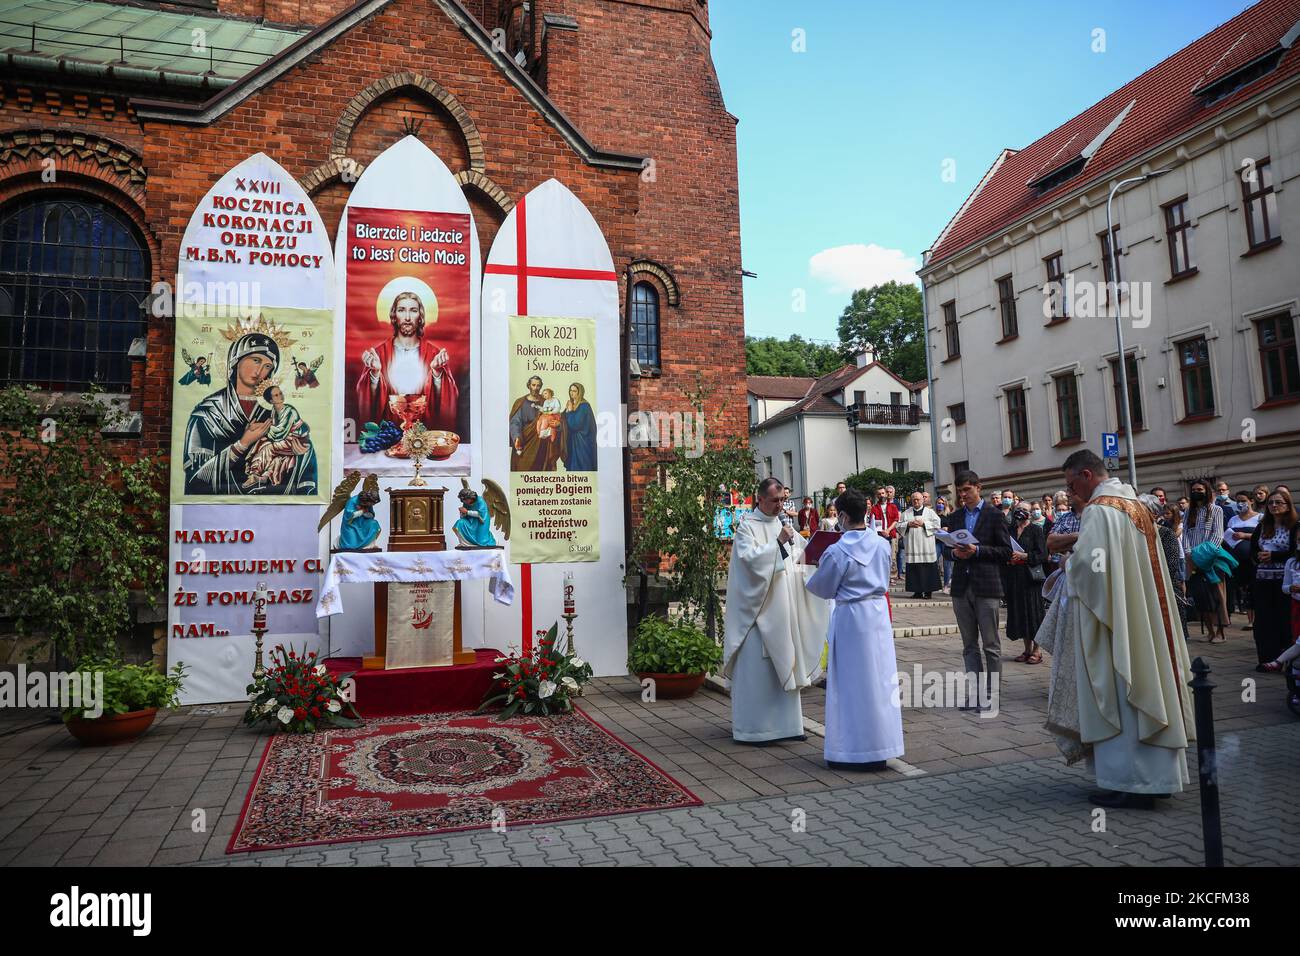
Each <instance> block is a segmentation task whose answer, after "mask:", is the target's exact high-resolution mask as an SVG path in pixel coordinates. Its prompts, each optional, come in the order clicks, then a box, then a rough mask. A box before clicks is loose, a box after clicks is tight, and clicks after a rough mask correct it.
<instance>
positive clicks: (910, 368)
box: [839, 282, 926, 382]
mask: <svg viewBox="0 0 1300 956" xmlns="http://www.w3.org/2000/svg"><path fill="white" fill-rule="evenodd" d="M839 333H840V350H841V353H842V354H843V355H844V356H845V357H846V358H850V357H852V356H853V355H856V354H857V353H859V352H861V351H863V350H864V349H866V348H868V347H870V348H873V349H875V351H876V358H877V359H878V360H879V361H880V362H881V363H882V364H883V365H884V366H885V368H887V369H889V370H890V371H891V372H893V373H894V374H895V375H897V376H898V377H899V378H902V379H906V380H907V381H909V382H916V381H920V380H921V379H923V378H925V377H926V373H925V316H924V315H923V314H922V310H921V290H920V289H918V288H917V287H916V286H914V285H911V284H910V283H904V282H886V283H885V284H884V285H877V286H872V287H871V288H870V289H858V290H857V291H856V292H854V293H853V298H852V300H851V301H850V302H849V304H848V305H847V306H845V307H844V312H843V314H841V315H840V325H839Z"/></svg>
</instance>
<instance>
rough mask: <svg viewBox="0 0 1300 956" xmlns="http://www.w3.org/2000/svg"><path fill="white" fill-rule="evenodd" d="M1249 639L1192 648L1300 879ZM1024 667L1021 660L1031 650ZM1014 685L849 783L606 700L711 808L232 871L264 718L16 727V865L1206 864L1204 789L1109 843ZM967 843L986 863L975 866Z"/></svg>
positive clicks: (905, 620) (1254, 821)
mask: <svg viewBox="0 0 1300 956" xmlns="http://www.w3.org/2000/svg"><path fill="white" fill-rule="evenodd" d="M950 614H951V610H950V608H947V607H942V606H937V607H912V606H911V602H909V601H907V600H906V599H904V598H900V599H899V600H898V601H897V602H896V608H895V625H896V633H897V635H898V636H897V638H896V642H897V647H898V657H899V664H900V669H902V670H903V671H905V672H908V671H910V670H911V669H912V668H913V667H914V666H916V665H921V666H922V667H923V668H924V669H926V670H937V671H947V670H959V669H960V668H961V652H960V639H959V638H958V636H957V635H956V634H955V633H953V634H948V633H940V634H932V633H921V634H912V632H911V631H909V630H908V629H915V628H925V629H928V628H932V627H940V626H942V625H943V623H944V620H943V616H944V615H950ZM947 620H948V621H949V622H950V621H951V617H950V616H949V617H948V618H947ZM1229 633H1230V637H1231V638H1232V639H1231V640H1230V641H1229V643H1228V644H1227V645H1225V646H1215V647H1210V646H1209V645H1208V644H1205V643H1202V642H1199V641H1197V640H1196V635H1195V634H1194V635H1193V642H1192V644H1191V650H1192V653H1193V655H1197V654H1201V655H1204V656H1205V657H1206V658H1207V660H1209V661H1210V663H1211V665H1212V666H1213V668H1214V674H1213V679H1214V680H1215V681H1216V682H1217V683H1218V685H1219V687H1218V689H1217V691H1216V693H1215V713H1216V727H1217V729H1218V733H1219V735H1220V743H1221V748H1222V753H1221V757H1222V760H1223V767H1224V770H1223V781H1224V783H1223V785H1224V789H1225V795H1224V799H1225V811H1224V823H1225V829H1226V830H1227V831H1228V833H1229V834H1230V837H1231V839H1230V843H1229V850H1228V859H1229V862H1239V863H1246V862H1261V863H1268V862H1284V861H1283V860H1282V859H1281V858H1280V857H1279V858H1277V859H1275V856H1277V853H1278V852H1280V850H1281V849H1283V848H1285V847H1286V844H1287V842H1288V840H1287V839H1286V836H1285V835H1286V834H1289V835H1290V838H1291V839H1290V841H1289V842H1290V843H1292V844H1294V842H1295V839H1294V838H1295V836H1296V835H1297V824H1295V823H1294V822H1293V821H1294V810H1293V807H1292V806H1291V805H1290V804H1291V803H1293V799H1292V798H1293V796H1294V794H1295V793H1297V792H1300V790H1298V789H1297V786H1296V784H1297V783H1298V782H1300V781H1297V780H1296V779H1295V774H1296V767H1295V764H1296V761H1295V757H1294V755H1295V753H1296V744H1297V742H1300V730H1298V729H1297V728H1300V722H1297V721H1296V720H1295V719H1294V718H1293V717H1292V716H1291V715H1290V713H1289V712H1288V711H1287V710H1286V707H1285V703H1284V695H1283V693H1282V691H1283V687H1282V682H1281V680H1280V679H1278V678H1276V677H1266V676H1259V677H1258V680H1259V681H1260V684H1259V693H1258V699H1257V700H1254V701H1250V700H1243V699H1242V698H1243V696H1246V697H1249V695H1248V694H1245V695H1244V694H1243V691H1242V687H1241V682H1242V681H1243V680H1248V681H1253V680H1254V679H1256V675H1255V674H1254V673H1253V666H1254V661H1255V657H1254V650H1253V645H1252V643H1251V642H1250V640H1249V636H1248V634H1246V633H1245V632H1243V631H1239V630H1236V629H1233V630H1231V631H1230V632H1229ZM905 634H912V636H903V635H905ZM1007 650H1008V651H1009V654H1008V655H1007V656H1011V655H1014V654H1015V653H1016V650H1015V649H1012V648H1008V649H1007ZM1004 675H1005V676H1004V681H1003V695H1002V700H1001V710H1000V713H999V714H998V716H997V717H994V718H984V717H980V716H978V715H976V714H969V713H961V712H958V711H956V710H953V709H945V708H933V707H927V708H917V707H909V708H906V709H905V711H904V734H905V745H906V753H905V755H904V758H903V762H894V763H891V766H890V769H889V770H887V771H885V772H882V773H878V774H845V773H840V772H837V771H832V770H829V769H827V767H826V765H825V763H824V762H823V760H822V754H821V747H822V741H821V738H820V737H818V736H815V735H813V734H810V736H809V739H808V740H807V741H805V742H798V743H791V744H783V745H779V746H773V747H766V748H752V747H745V746H742V745H739V744H736V743H735V742H733V741H732V740H731V734H730V701H729V700H728V699H727V698H726V697H725V696H723V695H721V694H718V693H715V692H711V691H705V692H701V693H699V694H697V695H696V696H695V697H693V698H691V699H689V700H686V701H680V702H673V701H660V702H655V703H650V702H643V701H642V700H641V691H640V687H639V685H638V684H637V683H636V681H635V680H634V679H629V678H611V679H606V680H601V681H596V682H594V683H593V685H592V686H591V688H589V691H588V694H587V696H586V697H584V701H583V706H584V707H585V708H586V709H587V710H588V711H589V712H590V713H591V715H592V716H593V717H595V718H596V720H597V721H599V722H600V723H601V724H602V725H604V726H605V727H607V728H609V729H610V730H611V731H612V732H613V733H615V734H617V735H618V736H620V737H622V738H623V739H624V740H626V741H627V742H628V743H629V744H630V745H631V746H633V747H634V748H636V749H637V750H638V751H640V752H641V753H643V754H645V755H646V756H647V757H649V758H650V759H652V760H654V761H655V762H656V763H657V764H659V765H660V766H661V767H663V768H664V769H665V770H666V771H667V772H668V773H670V774H672V775H673V776H674V777H676V778H677V779H678V780H680V781H681V782H682V783H683V784H685V785H686V786H687V787H689V788H690V789H691V790H692V791H694V792H695V793H696V794H697V795H699V796H700V797H701V798H702V799H703V800H704V801H705V802H706V804H707V806H706V807H703V808H695V809H691V810H681V811H671V812H666V813H657V814H640V815H635V816H632V817H626V818H600V819H593V820H590V821H584V822H579V823H574V824H568V825H565V826H560V827H521V828H519V829H518V830H517V831H508V832H507V833H506V834H504V835H501V834H495V833H491V832H484V833H475V834H468V835H467V834H458V835H452V836H448V837H443V838H436V837H434V838H427V839H423V840H418V841H412V840H404V841H402V840H398V841H385V842H375V843H366V844H353V845H348V846H340V847H324V848H311V850H310V852H308V851H306V850H304V851H300V852H286V853H270V854H252V855H240V856H238V857H227V856H226V854H225V847H226V844H227V842H228V840H229V838H230V835H231V833H232V832H233V830H234V826H235V822H236V819H237V817H238V814H239V811H240V809H241V807H242V804H243V800H244V796H245V794H246V793H247V791H248V788H249V786H250V785H251V784H252V780H253V775H254V771H255V770H256V767H257V764H258V761H259V759H260V756H261V753H262V751H263V749H264V748H265V746H266V743H267V740H268V737H267V736H266V735H265V734H263V733H259V732H257V731H253V730H249V729H247V728H244V727H243V726H241V724H240V715H241V713H242V705H235V704H232V705H223V706H217V707H187V708H182V709H181V710H180V711H178V712H174V713H167V714H164V715H162V716H161V717H160V719H159V720H158V721H157V722H156V723H155V725H154V727H153V728H152V729H151V730H150V731H149V733H148V734H146V735H145V736H143V737H142V738H140V739H139V740H137V741H135V742H133V743H131V744H129V745H124V746H121V747H114V748H107V749H85V748H81V747H79V746H78V745H76V744H75V743H74V742H73V741H72V739H71V738H70V737H69V736H68V735H67V733H66V731H65V730H64V729H63V728H62V726H60V725H58V724H50V723H39V722H37V723H36V724H35V725H34V726H33V722H32V721H30V720H27V719H25V718H24V719H22V720H13V721H8V722H6V723H5V724H3V725H0V865H11V864H12V865H21V864H35V865H41V864H55V863H57V864H60V865H83V866H84V865H90V864H95V865H104V864H118V865H144V864H155V865H161V864H180V863H197V862H227V863H229V862H234V863H239V864H241V865H244V864H249V863H266V864H268V865H271V864H274V865H278V864H279V863H288V862H291V861H292V862H311V863H312V865H315V864H319V863H323V862H330V861H342V862H347V861H351V862H357V863H372V862H382V861H389V862H395V863H396V862H403V861H409V862H415V861H416V860H422V861H423V860H427V861H428V862H450V863H460V862H482V863H506V862H521V863H522V862H547V863H560V862H569V863H579V862H582V863H586V862H597V863H599V862H613V863H621V862H652V863H655V862H682V863H707V862H710V861H713V862H732V861H735V862H743V861H744V860H749V861H750V862H756V863H757V862H775V861H774V860H772V859H769V858H768V857H767V856H766V855H765V854H774V855H775V857H777V858H778V859H779V860H780V861H783V862H796V859H793V858H797V861H802V862H813V861H825V862H848V861H850V860H856V861H858V862H890V861H895V862H916V863H922V862H927V861H929V862H962V861H966V862H1002V863H1010V862H1032V861H1033V860H1040V861H1042V862H1066V861H1074V862H1081V863H1096V862H1102V861H1110V862H1116V863H1127V862H1143V861H1145V860H1146V857H1144V856H1143V854H1147V855H1148V856H1149V855H1150V853H1153V852H1156V851H1157V850H1160V851H1164V852H1168V854H1169V855H1170V857H1171V860H1176V861H1181V862H1189V863H1195V862H1197V861H1199V859H1200V856H1199V854H1200V850H1199V845H1198V844H1197V841H1198V839H1199V836H1198V834H1199V810H1198V809H1197V801H1196V798H1195V794H1194V792H1193V793H1188V794H1184V795H1182V796H1180V797H1178V798H1176V799H1175V800H1173V801H1172V802H1171V803H1170V804H1168V805H1163V806H1162V807H1161V809H1160V811H1159V812H1157V813H1154V814H1142V815H1137V814H1117V813H1112V814H1111V816H1110V826H1109V834H1110V837H1111V839H1110V841H1109V842H1107V840H1106V839H1104V838H1103V835H1100V834H1094V833H1092V831H1091V830H1090V828H1089V827H1090V823H1091V817H1090V816H1089V813H1088V811H1089V809H1090V808H1089V807H1088V805H1087V804H1086V802H1085V801H1084V797H1085V795H1086V788H1087V785H1088V783H1089V781H1088V779H1087V776H1086V774H1084V773H1083V772H1082V771H1081V770H1077V769H1075V770H1071V769H1067V768H1065V767H1064V766H1063V765H1062V764H1061V762H1060V760H1059V758H1058V757H1057V755H1056V748H1055V745H1054V744H1052V743H1051V741H1050V740H1049V739H1048V737H1047V735H1046V733H1045V731H1044V730H1043V729H1042V724H1043V717H1044V709H1045V706H1046V681H1047V676H1048V668H1047V666H1046V665H1039V666H1030V665H1023V664H1015V663H1012V662H1010V661H1008V662H1007V663H1006V665H1005V671H1004ZM824 704H825V697H824V694H823V693H822V692H821V691H819V690H810V691H808V692H806V693H805V696H804V712H805V714H806V715H807V717H808V719H809V726H810V728H812V729H814V730H815V729H816V726H817V724H818V723H819V722H820V721H821V720H822V719H823V715H824V712H825V706H824ZM1234 761H1235V763H1234ZM1282 799H1286V800H1287V802H1288V806H1285V807H1283V806H1281V800H1282ZM796 808H797V809H802V810H803V811H804V812H805V813H806V814H807V831H806V832H805V833H802V834H795V833H794V832H792V830H791V818H790V814H791V812H792V810H794V809H796ZM196 811H202V817H203V818H204V822H205V824H206V825H205V827H204V828H203V829H202V830H201V831H200V832H194V828H193V823H194V821H195V819H196V816H197V815H198V814H197V813H196ZM1166 828H1168V841H1167V842H1166V839H1165V836H1164V835H1165V833H1166ZM661 830H662V831H663V834H664V836H663V838H662V839H661V838H659V836H658V835H657V834H658V833H659V831H661ZM737 831H739V832H737ZM706 834H707V835H706ZM972 834H975V835H976V836H972ZM634 837H635V839H634ZM687 837H689V838H690V839H689V841H688V840H686V839H685V838H687ZM760 839H761V840H764V841H768V842H767V843H765V844H764V848H763V850H764V852H759V851H758V850H756V849H755V848H754V847H753V846H752V845H751V844H750V843H749V842H747V841H748V840H754V841H759V840H760ZM688 843H689V846H688V845H687V844H688ZM593 844H594V845H593ZM607 844H608V845H607ZM625 844H626V845H625ZM953 844H959V845H961V846H963V847H965V853H966V855H965V856H963V855H962V853H961V852H958V850H957V849H955V848H954V846H953ZM1273 848H1278V849H1277V850H1274V849H1273ZM651 851H653V852H651ZM700 851H703V852H700ZM747 851H752V852H747ZM783 851H785V852H784V853H783ZM795 851H800V852H795ZM923 851H924V852H923ZM995 851H999V852H995ZM787 853H788V854H789V856H787V855H786V854H787ZM926 853H928V854H930V855H929V856H926V855H925V854H926ZM854 854H856V855H854ZM890 854H893V855H892V856H891V855H890ZM805 855H806V856H807V857H809V858H810V859H804V857H805ZM940 856H942V857H943V859H942V860H941V859H940ZM390 857H391V860H390Z"/></svg>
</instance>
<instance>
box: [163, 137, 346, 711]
mask: <svg viewBox="0 0 1300 956" xmlns="http://www.w3.org/2000/svg"><path fill="white" fill-rule="evenodd" d="M176 283H177V286H176V290H175V296H176V307H177V309H181V308H183V304H182V303H186V304H193V305H204V306H219V305H225V306H228V307H231V308H232V309H233V310H234V311H235V312H236V313H239V314H244V315H248V314H250V313H253V314H256V313H255V310H256V309H257V308H258V307H259V306H268V307H289V308H303V309H332V308H333V306H334V256H333V253H332V251H331V249H330V243H329V236H328V234H327V232H326V230H325V224H324V222H323V221H322V220H321V217H320V213H319V212H318V211H317V210H316V206H315V204H314V203H313V202H312V201H311V198H310V197H309V196H308V195H307V193H306V192H305V191H304V190H303V188H302V186H300V185H299V183H298V181H297V180H296V179H294V178H293V177H292V176H290V175H289V173H288V172H287V171H286V170H285V169H284V168H283V167H282V166H280V164H279V163H277V162H276V161H275V160H273V159H271V157H269V156H267V155H266V154H265V153H257V154H256V155H254V156H250V157H249V158H248V159H246V160H244V161H243V162H241V163H239V164H238V165H236V166H235V167H234V168H232V169H231V170H230V171H229V172H228V173H226V174H225V175H224V176H222V177H221V179H220V180H218V181H217V183H216V184H215V185H214V186H213V187H212V188H211V189H210V190H208V193H207V194H206V195H205V196H204V197H203V199H202V200H201V201H200V202H199V204H198V206H197V207H195V210H194V214H193V215H192V216H191V218H190V222H189V225H188V226H187V227H186V230H185V235H184V237H183V238H182V240H181V253H180V263H179V266H178V269H177V276H176ZM334 338H335V340H336V341H337V340H338V339H339V338H340V335H339V334H338V329H337V328H336V329H335V336H334ZM176 374H177V375H179V374H180V370H178V371H177V372H176ZM334 444H335V447H337V446H338V444H339V443H338V442H337V441H336V442H335V443H334ZM323 465H324V463H322V472H321V478H322V481H325V480H327V478H328V471H327V470H325V468H324V467H323ZM330 487H332V485H331V486H330ZM263 501H266V502H268V503H262V502H260V501H259V502H258V503H256V504H253V503H250V504H240V505H172V506H171V508H170V522H171V534H170V536H169V539H168V550H169V558H170V561H169V569H168V603H169V608H168V616H167V625H168V641H167V660H168V664H169V666H170V665H172V664H176V663H178V662H184V663H185V664H186V665H187V667H188V669H189V672H190V675H189V679H188V680H187V682H186V685H185V688H184V690H183V692H182V694H181V700H182V702H183V703H186V704H201V703H216V702H222V701H237V700H241V699H244V698H245V697H246V693H245V690H244V688H245V687H246V686H247V685H248V682H249V681H250V680H251V679H252V672H253V661H254V647H255V641H254V638H253V635H252V633H251V630H250V628H251V627H252V610H251V608H249V609H247V613H246V614H244V615H243V616H242V617H241V610H240V609H241V607H242V606H241V605H239V604H237V603H236V602H237V601H238V598H237V597H235V596H234V595H236V594H243V593H246V592H247V591H248V590H250V589H255V588H256V586H257V583H258V581H260V580H265V581H266V582H267V585H268V587H272V588H273V589H274V587H275V584H276V583H277V581H278V580H286V581H287V580H289V579H290V578H291V579H292V580H293V581H294V582H295V586H294V587H292V588H289V589H288V590H289V591H290V592H292V591H293V590H295V589H296V590H299V591H302V590H306V589H310V590H312V592H313V600H312V601H311V602H310V603H309V604H302V603H287V604H282V605H280V606H279V607H278V608H277V606H276V605H274V604H273V605H272V606H271V607H270V608H269V609H268V611H267V619H268V623H269V624H270V626H271V627H272V628H274V630H273V631H272V632H271V633H269V634H267V635H266V638H265V641H264V644H265V647H266V649H267V650H269V649H270V648H272V647H274V646H275V644H276V643H280V642H284V643H288V642H290V641H292V642H294V643H296V644H297V646H299V647H302V646H303V644H304V643H305V644H306V645H307V646H308V649H309V650H316V651H318V652H320V653H324V652H325V650H326V643H327V642H326V640H325V639H324V638H322V637H321V636H320V633H319V630H318V628H317V625H316V622H315V620H314V618H315V610H314V609H315V601H314V597H315V590H316V589H317V588H319V586H320V580H321V578H322V576H323V574H324V568H325V562H326V559H327V558H328V555H329V546H328V543H327V541H326V539H325V536H324V535H318V534H317V533H316V523H317V521H319V519H320V514H321V506H320V505H283V504H275V503H274V499H263ZM232 530H252V532H253V539H252V541H251V542H250V541H242V542H236V543H235V545H233V546H232V545H228V544H227V543H224V542H220V541H217V540H208V534H207V532H212V533H213V535H216V533H217V532H223V531H224V532H229V531H232ZM193 532H198V534H199V539H200V540H199V542H198V543H194V542H193V541H191V540H190V535H191V533H193ZM227 548H230V550H231V553H239V554H241V557H240V558H239V559H234V558H225V560H263V559H265V560H267V561H270V560H281V561H283V560H284V559H293V560H295V562H296V563H295V565H294V568H295V570H294V571H293V572H292V574H289V575H287V576H286V572H285V571H283V570H281V571H277V572H272V571H271V570H270V569H269V567H268V570H267V571H266V572H265V573H264V574H261V576H260V577H259V572H254V573H251V574H235V575H233V577H226V576H224V575H220V574H218V575H216V576H215V577H213V576H211V575H205V576H203V577H204V578H205V583H204V585H203V586H202V587H200V588H197V589H196V588H193V587H189V586H188V585H189V583H190V582H189V581H188V579H190V578H191V577H193V576H191V575H189V574H178V573H177V563H178V562H180V561H194V560H200V561H201V560H222V558H221V557H218V552H219V551H220V552H223V553H224V552H225V551H226V550H227ZM196 549H198V550H200V551H201V552H202V554H201V555H200V556H198V557H197V558H196V556H195V555H194V554H193V552H194V551H195V550H196ZM313 559H314V560H315V561H316V562H317V564H316V565H313V566H314V567H318V569H319V570H316V571H312V570H307V569H306V563H307V562H308V561H311V560H313ZM281 567H282V568H283V566H281ZM223 578H224V580H223ZM209 583H211V584H214V585H215V586H213V587H209V586H208V584H209ZM196 590H197V591H199V592H200V596H199V597H198V598H197V600H198V601H200V602H206V601H207V592H208V591H214V592H218V593H222V592H225V593H229V594H230V595H231V597H230V602H231V603H229V604H227V605H225V606H224V607H223V606H222V605H221V604H220V601H221V598H220V597H218V598H217V599H216V600H217V602H218V604H217V607H216V608H215V609H213V608H208V607H207V606H206V605H205V604H204V605H188V604H185V605H184V606H182V605H178V603H177V596H178V593H181V594H184V593H185V592H187V591H190V592H193V591H196ZM183 600H186V601H188V598H185V599H183ZM304 609H305V612H306V614H307V615H308V616H309V617H310V618H312V620H310V621H308V620H306V618H302V615H303V613H304ZM300 618H302V619H300ZM218 622H220V623H218ZM195 626H197V633H203V631H204V630H205V626H210V628H211V630H212V631H213V632H214V633H212V634H211V635H209V636H202V637H199V636H195V637H187V636H185V635H187V634H191V633H196V631H195ZM217 630H221V631H226V632H228V633H223V634H216V633H215V632H216V631H217Z"/></svg>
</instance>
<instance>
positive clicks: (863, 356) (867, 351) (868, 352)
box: [853, 345, 876, 368]
mask: <svg viewBox="0 0 1300 956" xmlns="http://www.w3.org/2000/svg"><path fill="white" fill-rule="evenodd" d="M853 360H854V361H855V362H856V363H857V366H858V368H866V367H867V366H868V365H870V364H871V363H872V362H874V361H875V360H876V350H875V349H873V348H872V347H871V346H870V345H864V346H863V347H862V351H861V352H859V353H858V354H857V355H855V356H854V357H853Z"/></svg>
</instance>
